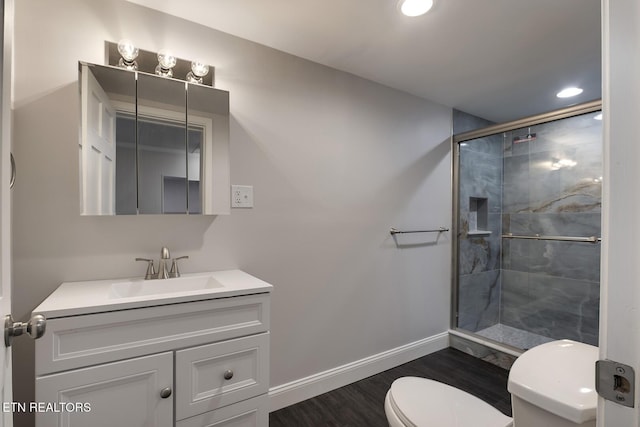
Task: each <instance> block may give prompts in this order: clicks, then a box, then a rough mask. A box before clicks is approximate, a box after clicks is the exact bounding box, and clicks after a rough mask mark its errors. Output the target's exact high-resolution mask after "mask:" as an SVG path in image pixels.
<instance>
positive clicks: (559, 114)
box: [450, 100, 602, 356]
mask: <svg viewBox="0 0 640 427" xmlns="http://www.w3.org/2000/svg"><path fill="white" fill-rule="evenodd" d="M599 110H602V100H595V101H590V102H585V103H583V104H578V105H573V106H571V107H567V108H562V109H559V110H554V111H550V112H547V113H543V114H538V115H535V116H529V117H525V118H522V119H518V120H514V121H510V122H505V123H500V124H497V125H491V126H488V127H484V128H481V129H477V130H472V131H469V132H463V133H460V134H457V135H453V136H452V137H451V153H452V154H453V155H452V156H451V163H452V165H451V175H452V180H451V182H452V185H453V188H452V195H453V196H452V199H453V200H452V202H453V206H452V218H453V220H452V221H451V236H452V237H453V238H452V239H451V250H452V256H451V263H452V264H451V319H450V322H451V323H450V325H451V327H450V332H451V333H453V334H454V335H456V336H461V337H463V338H466V339H468V340H471V341H474V342H477V343H480V344H482V345H485V346H489V347H492V348H494V349H496V350H499V351H502V352H504V353H507V354H510V355H513V356H519V355H520V354H522V349H519V348H516V347H512V346H510V345H508V344H504V343H501V342H498V341H494V340H491V339H489V338H486V337H483V336H480V335H478V334H476V333H474V332H471V331H467V330H465V329H461V328H458V315H459V313H458V275H459V262H458V261H459V260H458V258H459V257H458V249H459V244H458V239H459V237H460V230H459V228H460V206H459V204H460V203H459V200H458V199H459V197H460V190H459V186H460V144H461V143H463V142H467V141H470V140H473V139H477V138H483V137H486V136H490V135H495V134H499V133H503V132H509V131H512V130H516V129H520V128H523V127H529V126H535V125H540V124H543V123H549V122H554V121H557V120H562V119H567V118H569V117H574V116H579V115H582V114H588V113H593V112H596V111H599Z"/></svg>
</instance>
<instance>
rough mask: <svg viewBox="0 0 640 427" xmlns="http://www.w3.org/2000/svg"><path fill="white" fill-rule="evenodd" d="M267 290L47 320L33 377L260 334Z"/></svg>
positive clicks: (264, 320) (266, 317)
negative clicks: (240, 295) (255, 293)
mask: <svg viewBox="0 0 640 427" xmlns="http://www.w3.org/2000/svg"><path fill="white" fill-rule="evenodd" d="M268 329H269V294H257V295H248V296H242V297H234V298H221V299H214V300H207V301H198V302H190V303H184V304H172V305H165V306H156V307H149V308H142V309H131V310H122V311H114V312H109V313H98V314H90V315H86V316H72V317H62V318H56V319H50V320H49V321H48V322H47V332H46V333H45V334H44V336H43V337H42V338H41V339H39V340H38V341H36V375H43V374H48V373H52V372H58V371H64V370H69V369H75V368H80V367H84V366H89V365H97V364H100V363H106V362H111V361H114V360H120V359H127V358H132V357H137V356H142V355H145V354H151V353H159V352H162V351H167V350H173V349H175V348H181V347H191V346H194V345H199V344H205V343H210V342H215V341H221V340H226V339H229V338H236V337H241V336H245V335H250V334H256V333H260V332H265V331H267V330H268Z"/></svg>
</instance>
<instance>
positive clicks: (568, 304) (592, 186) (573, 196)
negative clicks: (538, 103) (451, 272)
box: [454, 112, 602, 348]
mask: <svg viewBox="0 0 640 427" xmlns="http://www.w3.org/2000/svg"><path fill="white" fill-rule="evenodd" d="M595 114H597V113H589V114H585V115H581V116H576V117H571V118H568V119H563V120H558V121H554V122H549V123H543V124H540V125H536V126H531V127H527V128H522V129H515V130H513V131H509V132H504V133H501V134H498V135H493V136H490V137H485V138H479V139H478V140H474V141H467V142H466V143H465V145H464V146H461V147H460V162H459V164H460V170H459V178H460V179H459V181H460V185H459V189H458V194H459V201H458V202H459V206H460V217H459V220H458V221H459V222H458V226H459V231H460V232H459V245H458V247H459V253H458V267H459V271H458V274H459V276H458V277H459V280H458V282H459V289H458V299H459V303H458V316H459V322H458V326H459V327H461V328H463V329H467V330H470V331H473V332H478V331H481V330H484V331H485V332H483V333H486V334H488V335H487V336H488V337H489V338H490V339H496V340H498V341H502V342H506V340H510V342H511V345H516V346H518V347H520V344H518V343H519V341H518V339H520V338H514V337H515V336H517V332H516V331H517V330H520V331H522V332H521V334H522V337H521V339H522V340H525V341H523V342H522V343H521V344H522V345H523V346H524V347H521V348H529V347H530V346H531V345H530V344H531V343H532V342H537V341H536V339H534V338H531V337H536V336H540V337H543V338H544V337H546V338H545V339H560V338H571V339H575V340H578V341H582V342H587V343H590V344H597V339H598V316H599V313H598V307H599V277H600V244H591V243H582V242H579V243H576V242H563V241H538V240H524V239H522V240H518V239H501V238H499V236H501V235H502V233H513V234H516V235H518V234H522V235H536V234H539V235H549V236H572V237H591V236H595V237H600V212H601V205H602V198H601V194H602V140H601V122H599V121H596V120H594V119H593V116H595ZM456 118H458V119H461V120H462V119H463V120H464V121H465V122H464V125H465V126H470V123H472V122H473V120H472V119H469V118H468V117H464V114H463V113H460V112H458V114H457V115H454V128H455V120H456ZM533 134H535V137H534V136H533ZM471 197H475V198H486V199H487V200H488V203H489V205H488V206H489V215H488V218H489V221H488V227H487V228H489V230H488V231H491V234H488V235H484V236H472V235H469V234H468V228H469V221H468V215H469V198H471ZM496 297H497V299H498V300H497V301H496ZM467 299H470V300H467ZM514 328H515V329H514ZM487 331H488V332H487ZM527 337H528V338H527ZM527 340H528V341H527ZM513 343H516V344H513Z"/></svg>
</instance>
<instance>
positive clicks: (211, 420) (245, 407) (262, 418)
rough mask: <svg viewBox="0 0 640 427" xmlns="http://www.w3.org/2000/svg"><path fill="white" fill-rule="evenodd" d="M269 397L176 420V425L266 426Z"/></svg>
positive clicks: (193, 426)
mask: <svg viewBox="0 0 640 427" xmlns="http://www.w3.org/2000/svg"><path fill="white" fill-rule="evenodd" d="M268 405H269V397H268V396H267V395H266V394H263V395H262V396H258V397H254V398H252V399H248V400H243V401H242V402H238V403H235V404H233V405H229V406H225V407H224V408H220V409H217V410H215V411H210V412H207V413H206V414H202V415H196V416H195V417H191V418H187V419H186V420H182V421H178V422H177V423H176V427H268V426H269V408H268Z"/></svg>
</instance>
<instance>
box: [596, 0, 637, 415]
mask: <svg viewBox="0 0 640 427" xmlns="http://www.w3.org/2000/svg"><path fill="white" fill-rule="evenodd" d="M602 6H603V7H602V24H603V26H602V30H603V33H602V36H603V37H602V47H603V56H602V59H603V61H602V63H603V116H604V126H603V128H604V180H603V185H604V187H603V196H604V198H603V224H602V225H603V228H602V231H603V233H602V236H603V245H602V255H603V257H602V281H601V283H602V287H601V303H600V307H601V311H600V359H609V360H613V361H616V362H619V363H623V364H625V365H629V366H631V367H632V368H634V370H635V399H634V400H635V401H634V402H633V404H634V407H633V408H630V407H625V406H621V405H620V404H618V403H614V402H611V401H608V400H605V399H603V398H599V400H598V426H599V427H638V426H639V425H640V404H639V399H638V394H639V385H640V381H639V377H640V126H639V125H640V121H639V118H640V3H639V2H638V0H603V3H602ZM622 397H624V396H622Z"/></svg>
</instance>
